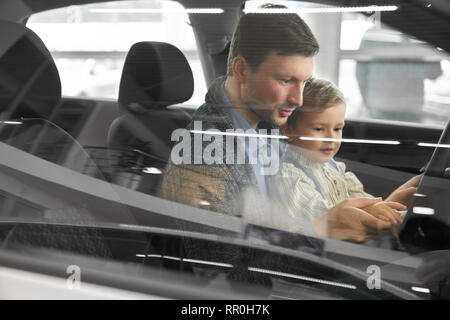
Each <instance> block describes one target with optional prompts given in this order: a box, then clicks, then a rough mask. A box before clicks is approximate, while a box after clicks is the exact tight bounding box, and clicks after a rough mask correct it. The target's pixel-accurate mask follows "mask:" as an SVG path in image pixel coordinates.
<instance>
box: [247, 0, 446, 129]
mask: <svg viewBox="0 0 450 320" xmlns="http://www.w3.org/2000/svg"><path fill="white" fill-rule="evenodd" d="M262 3H264V2H261V1H258V0H251V1H247V2H246V3H245V9H246V10H249V11H251V10H255V9H257V8H259V6H260V5H261V4H262ZM271 3H275V4H280V5H283V6H287V7H288V8H289V9H291V10H292V11H295V12H296V13H298V14H299V15H300V16H301V17H302V18H303V19H304V20H305V21H306V22H307V24H308V25H309V26H310V28H311V30H312V31H313V33H314V35H315V36H316V37H317V40H318V42H319V44H320V51H319V54H318V55H317V56H315V57H314V61H315V65H314V76H316V77H319V78H323V79H327V80H330V81H332V82H334V83H335V84H336V85H338V87H339V89H341V91H342V92H343V93H344V96H345V99H346V103H347V113H346V116H347V118H358V119H366V120H367V119H379V120H395V121H406V122H413V123H421V124H437V125H444V124H445V122H446V120H447V119H448V117H449V116H450V90H449V89H448V88H450V55H448V54H447V53H445V52H444V51H442V50H440V49H439V48H436V47H433V46H431V45H429V44H427V43H425V42H422V41H418V40H417V39H414V38H411V37H409V36H407V35H405V34H403V33H402V32H399V31H398V30H393V29H391V28H389V27H388V26H386V25H384V24H382V23H381V21H382V16H383V15H384V14H389V12H388V11H391V12H392V11H394V12H395V10H397V8H396V7H395V6H386V7H385V8H383V9H382V10H379V11H372V12H370V11H364V12H352V9H358V8H351V7H348V6H343V7H331V6H324V5H320V4H317V3H308V2H300V1H271ZM358 10H360V9H358ZM355 11H357V10H355ZM360 11H361V10H360Z"/></svg>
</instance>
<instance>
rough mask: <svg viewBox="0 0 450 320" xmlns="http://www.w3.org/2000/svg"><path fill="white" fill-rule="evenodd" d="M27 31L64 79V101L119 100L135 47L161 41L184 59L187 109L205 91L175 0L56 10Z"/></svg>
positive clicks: (190, 34) (32, 19) (37, 16)
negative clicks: (190, 80)
mask: <svg viewBox="0 0 450 320" xmlns="http://www.w3.org/2000/svg"><path fill="white" fill-rule="evenodd" d="M27 27H29V28H30V29H32V30H33V31H35V32H36V33H37V34H38V35H39V37H40V38H41V39H42V40H43V41H44V43H45V45H46V46H47V48H48V49H49V50H50V52H51V53H52V56H53V58H54V59H55V62H56V65H57V67H58V71H59V73H60V76H61V82H62V94H63V96H72V97H74V96H77V97H89V98H108V99H117V96H118V90H119V83H120V77H121V73H122V67H123V63H124V60H125V57H126V54H127V52H128V50H129V49H130V47H131V45H133V44H134V43H136V42H140V41H163V42H168V43H170V44H173V45H175V46H176V47H177V48H179V49H180V50H181V51H182V52H183V53H184V54H185V56H186V58H187V60H188V61H189V64H190V67H191V69H192V71H193V75H194V82H195V87H194V88H195V89H194V94H193V96H192V98H191V99H190V100H189V101H187V102H186V104H187V105H195V106H198V105H199V104H200V103H201V101H202V99H203V96H204V93H205V91H206V84H205V80H204V77H203V71H202V67H201V64H200V60H199V57H198V53H197V45H196V43H195V38H194V33H193V31H192V28H191V26H190V22H189V17H188V15H187V13H186V12H185V11H184V10H183V7H182V6H181V5H180V4H179V3H178V2H175V1H160V0H146V1H120V2H116V1H115V2H105V3H99V4H87V5H81V6H70V7H66V8H61V9H54V10H49V11H45V12H42V13H37V14H34V15H32V16H31V17H30V18H29V19H28V21H27Z"/></svg>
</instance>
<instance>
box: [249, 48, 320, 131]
mask: <svg viewBox="0 0 450 320" xmlns="http://www.w3.org/2000/svg"><path fill="white" fill-rule="evenodd" d="M312 72H313V58H312V57H304V56H300V55H293V56H281V55H278V54H275V53H271V54H270V55H269V56H268V57H267V58H266V60H264V62H263V63H261V65H259V66H258V68H257V69H256V70H255V71H251V70H250V69H249V68H248V69H247V78H246V81H245V83H244V85H243V87H242V90H243V91H242V99H243V102H244V103H245V104H246V105H247V106H248V107H249V108H250V109H251V110H252V111H253V112H254V113H255V114H256V115H257V116H258V118H260V119H261V120H265V121H267V122H270V123H272V124H275V125H278V126H281V125H283V124H285V123H286V122H287V119H288V117H289V116H290V115H291V113H292V112H293V111H294V110H295V108H297V107H300V106H302V104H303V88H304V86H305V82H306V81H307V80H308V79H309V78H310V77H311V75H312Z"/></svg>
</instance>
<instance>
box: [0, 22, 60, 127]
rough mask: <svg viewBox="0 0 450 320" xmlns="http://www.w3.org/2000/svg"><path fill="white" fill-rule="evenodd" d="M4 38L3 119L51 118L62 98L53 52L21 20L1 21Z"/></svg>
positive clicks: (0, 58)
mask: <svg viewBox="0 0 450 320" xmlns="http://www.w3.org/2000/svg"><path fill="white" fill-rule="evenodd" d="M0 38H1V39H2V41H1V42H0V114H1V116H0V120H3V121H5V120H10V119H18V118H44V119H49V117H50V115H51V113H52V111H53V110H54V108H55V105H56V104H57V103H58V102H59V101H60V100H61V81H60V78H59V74H58V70H57V68H56V65H55V62H54V61H53V58H52V56H51V55H50V52H49V51H48V50H47V48H46V47H45V45H44V43H43V42H42V40H41V39H40V38H39V37H38V36H37V35H36V34H35V33H34V32H33V31H31V30H30V29H28V28H27V27H25V26H24V25H22V24H19V23H14V22H9V21H0Z"/></svg>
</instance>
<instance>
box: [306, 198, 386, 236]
mask: <svg viewBox="0 0 450 320" xmlns="http://www.w3.org/2000/svg"><path fill="white" fill-rule="evenodd" d="M381 201H382V199H381V198H360V199H350V200H345V201H342V202H341V203H339V204H338V205H337V206H335V207H334V208H332V209H330V210H329V211H328V212H327V213H326V214H325V215H323V216H322V217H320V218H317V219H316V220H314V221H313V226H314V229H315V231H316V232H317V234H318V235H320V236H322V237H329V238H333V239H337V240H348V241H353V242H363V241H365V240H366V239H368V238H371V237H374V236H376V235H378V234H379V233H380V232H381V231H383V230H385V229H389V228H391V224H390V223H389V222H386V221H383V220H381V219H377V218H375V217H374V216H372V215H370V214H369V213H367V212H365V211H364V210H362V208H366V207H369V206H372V205H374V204H376V203H379V202H381Z"/></svg>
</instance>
